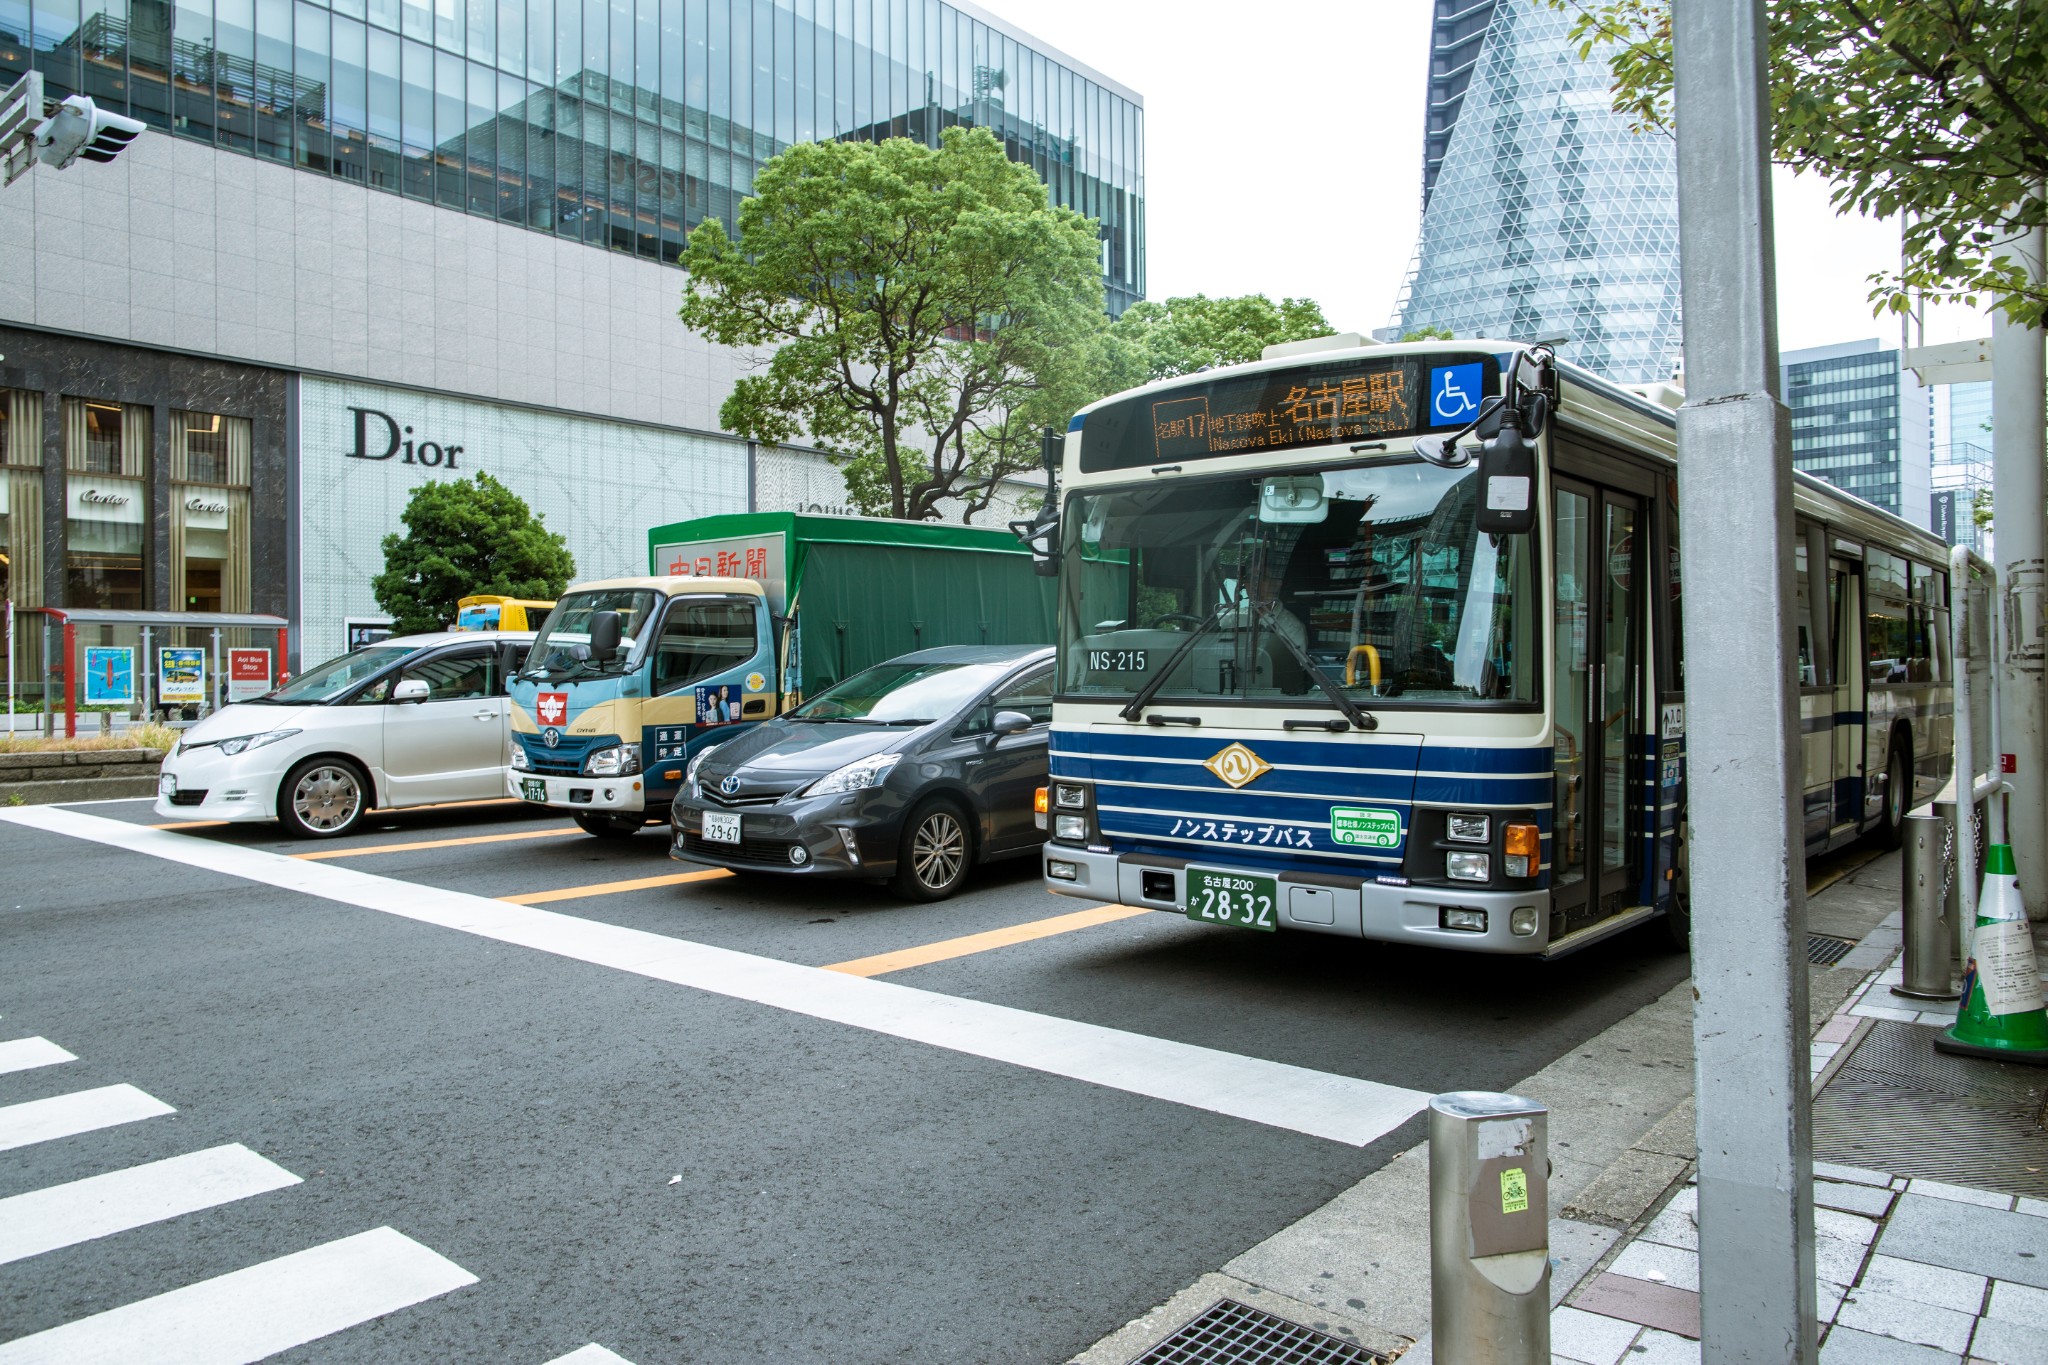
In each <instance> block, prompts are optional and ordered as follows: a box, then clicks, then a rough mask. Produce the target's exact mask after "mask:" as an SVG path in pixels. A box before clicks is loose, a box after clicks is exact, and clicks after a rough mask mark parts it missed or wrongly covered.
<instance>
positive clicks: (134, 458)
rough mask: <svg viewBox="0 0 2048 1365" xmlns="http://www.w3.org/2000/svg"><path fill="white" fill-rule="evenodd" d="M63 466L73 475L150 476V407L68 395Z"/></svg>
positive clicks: (135, 477)
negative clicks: (69, 396)
mask: <svg viewBox="0 0 2048 1365" xmlns="http://www.w3.org/2000/svg"><path fill="white" fill-rule="evenodd" d="M63 413H64V467H65V468H66V469H68V470H70V471H71V472H72V473H74V474H111V475H114V476H116V477H118V478H126V479H144V478H147V477H149V434H150V433H149V418H150V410H149V409H148V408H146V407H143V406H141V405H140V404H135V403H129V404H121V403H107V402H102V401H100V400H98V399H93V398H66V399H65V400H64V404H63Z"/></svg>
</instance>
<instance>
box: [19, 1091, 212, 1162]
mask: <svg viewBox="0 0 2048 1365" xmlns="http://www.w3.org/2000/svg"><path fill="white" fill-rule="evenodd" d="M177 1112H178V1111H177V1110H175V1109H173V1108H171V1106H170V1105H168V1104H165V1103H164V1102H163V1101H162V1100H160V1099H157V1098H156V1097H155V1096H154V1095H146V1094H144V1093H143V1092H142V1091H140V1090H137V1089H136V1088H135V1087H134V1086H132V1085H103V1086H101V1087H100V1088H99V1089H97V1090H74V1091H72V1092H71V1093H70V1094H68V1095H52V1096H51V1097H50V1098H49V1099H46V1100H28V1101H25V1102H24V1103H21V1104H10V1105H7V1106H6V1107H4V1108H0V1152H7V1151H12V1150H13V1149H14V1148H16V1147H26V1146H28V1145H29V1144H30V1143H35V1142H48V1141H50V1140H51V1139H52V1138H61V1137H71V1136H73V1135H74V1134H77V1133H90V1132H92V1131H93V1130H94V1129H96V1128H112V1127H113V1126H114V1125H116V1124H120V1123H133V1122H135V1121H136V1120H137V1119H153V1118H155V1117H156V1116H157V1115H159V1114H175V1113H177Z"/></svg>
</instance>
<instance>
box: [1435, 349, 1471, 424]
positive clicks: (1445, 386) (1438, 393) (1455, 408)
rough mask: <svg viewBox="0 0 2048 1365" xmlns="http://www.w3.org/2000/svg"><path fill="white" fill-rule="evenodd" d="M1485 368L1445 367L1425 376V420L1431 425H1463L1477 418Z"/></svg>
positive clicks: (1468, 366)
mask: <svg viewBox="0 0 2048 1365" xmlns="http://www.w3.org/2000/svg"><path fill="white" fill-rule="evenodd" d="M1484 375H1485V367H1484V366H1482V365H1481V364H1479V363H1478V362H1477V361H1474V362H1473V363H1471V364H1469V365H1445V366H1442V367H1441V368H1439V369H1434V370H1431V371H1430V372H1429V416H1430V420H1431V421H1433V422H1467V421H1470V420H1471V419H1472V418H1473V417H1475V416H1477V415H1478V412H1479V388H1480V385H1481V384H1482V383H1484V382H1485V381H1484Z"/></svg>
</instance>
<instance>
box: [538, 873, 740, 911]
mask: <svg viewBox="0 0 2048 1365" xmlns="http://www.w3.org/2000/svg"><path fill="white" fill-rule="evenodd" d="M731 875H732V873H730V872H728V871H726V870H725V869H724V868H722V867H707V868H705V869H704V870H703V871H702V872H671V873H669V874H668V875H667V876H663V877H635V878H633V879H632V880H631V881H623V882H595V883H592V884H591V885H589V886H565V887H563V888H562V889H561V890H559V891H528V892H525V893H524V894H522V895H517V896H500V897H498V899H499V900H501V901H510V902H511V903H512V904H514V905H547V904H549V903H551V902H553V901H573V900H581V899H582V898H583V897H585V896H615V895H617V894H618V893H619V892H621V891H646V890H648V889H650V888H652V887H656V886H681V885H682V884H683V883H684V882H701V881H708V880H710V879H711V878H713V877H730V876H731Z"/></svg>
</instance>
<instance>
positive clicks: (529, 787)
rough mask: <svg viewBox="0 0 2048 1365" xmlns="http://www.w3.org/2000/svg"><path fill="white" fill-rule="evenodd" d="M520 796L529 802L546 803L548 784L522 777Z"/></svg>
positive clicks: (533, 778) (534, 778)
mask: <svg viewBox="0 0 2048 1365" xmlns="http://www.w3.org/2000/svg"><path fill="white" fill-rule="evenodd" d="M519 794H520V795H521V796H523V797H525V798H526V799H527V800H529V801H546V800H547V799H548V784H547V783H545V782H543V781H541V780H540V779H539V778H537V777H522V778H520V779H519Z"/></svg>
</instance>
